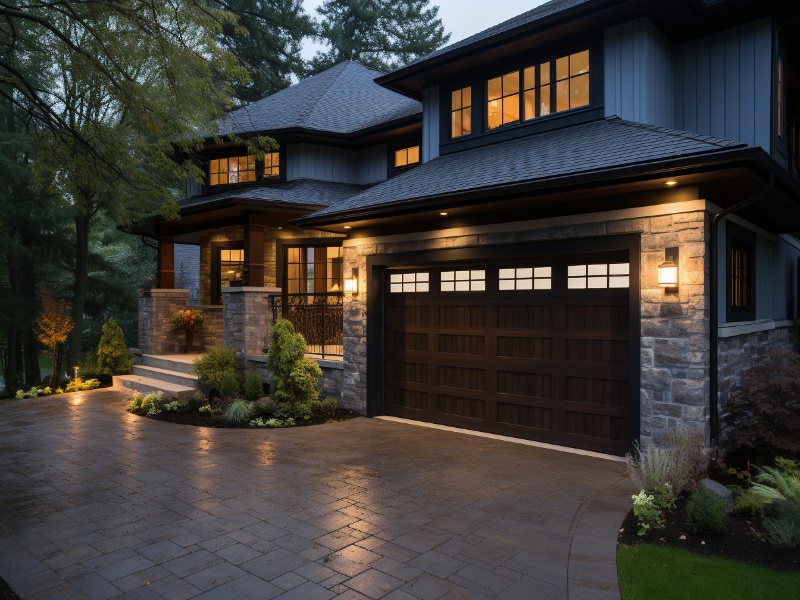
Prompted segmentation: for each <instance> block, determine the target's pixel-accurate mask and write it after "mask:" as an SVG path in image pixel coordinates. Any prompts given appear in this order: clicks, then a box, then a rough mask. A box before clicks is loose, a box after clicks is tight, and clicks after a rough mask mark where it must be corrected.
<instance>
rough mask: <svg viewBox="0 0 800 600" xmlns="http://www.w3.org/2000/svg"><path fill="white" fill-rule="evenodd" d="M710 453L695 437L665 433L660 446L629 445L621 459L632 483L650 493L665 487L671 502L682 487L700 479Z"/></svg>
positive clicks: (700, 439)
mask: <svg viewBox="0 0 800 600" xmlns="http://www.w3.org/2000/svg"><path fill="white" fill-rule="evenodd" d="M709 455H710V450H709V449H708V448H707V447H706V445H705V442H704V440H703V439H702V438H700V436H699V435H691V434H689V433H687V432H686V431H670V432H668V433H667V434H666V435H665V436H664V439H663V441H662V443H660V444H652V443H650V444H646V445H645V446H639V444H638V443H637V442H634V444H633V451H632V452H629V453H628V454H626V455H625V458H626V460H627V462H628V471H629V472H630V476H631V480H633V483H634V484H635V485H636V486H637V487H638V488H639V489H642V490H645V491H647V492H650V491H652V490H654V489H655V488H656V487H657V486H668V487H667V489H669V490H671V492H672V500H673V501H674V499H675V498H677V497H678V496H679V495H680V493H681V492H682V491H683V490H684V488H685V487H687V486H691V485H692V484H694V483H695V482H696V481H698V480H699V478H700V477H702V474H703V473H704V472H705V469H706V468H707V466H708V457H709Z"/></svg>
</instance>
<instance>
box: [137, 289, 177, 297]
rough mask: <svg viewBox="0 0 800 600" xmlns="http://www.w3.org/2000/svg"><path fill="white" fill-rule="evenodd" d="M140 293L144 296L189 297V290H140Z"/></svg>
mask: <svg viewBox="0 0 800 600" xmlns="http://www.w3.org/2000/svg"><path fill="white" fill-rule="evenodd" d="M139 293H140V294H141V295H143V296H148V295H149V296H162V295H163V296H168V295H170V294H172V295H175V296H178V295H181V296H183V295H186V296H188V295H189V290H181V289H170V288H139Z"/></svg>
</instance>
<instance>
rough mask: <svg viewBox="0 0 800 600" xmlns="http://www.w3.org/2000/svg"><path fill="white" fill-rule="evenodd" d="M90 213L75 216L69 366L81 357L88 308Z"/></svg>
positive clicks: (79, 213)
mask: <svg viewBox="0 0 800 600" xmlns="http://www.w3.org/2000/svg"><path fill="white" fill-rule="evenodd" d="M90 219H91V216H90V214H89V213H88V212H87V213H84V212H80V211H79V212H78V214H77V215H76V216H75V293H74V295H73V297H72V324H73V325H74V327H73V329H72V332H71V333H70V336H69V352H68V354H67V368H70V369H71V368H72V367H74V366H75V365H77V364H78V361H79V360H80V358H81V342H82V337H83V313H84V310H85V308H86V289H87V286H88V277H89V221H90Z"/></svg>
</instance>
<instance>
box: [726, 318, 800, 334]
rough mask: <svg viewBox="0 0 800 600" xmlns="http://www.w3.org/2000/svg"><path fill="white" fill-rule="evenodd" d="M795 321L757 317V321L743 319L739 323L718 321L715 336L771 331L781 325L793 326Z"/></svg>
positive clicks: (795, 323) (781, 326) (779, 327)
mask: <svg viewBox="0 0 800 600" xmlns="http://www.w3.org/2000/svg"><path fill="white" fill-rule="evenodd" d="M796 325H797V321H794V320H792V319H778V320H776V319H759V320H757V321H743V322H741V323H720V324H719V328H718V329H717V336H718V337H721V338H729V337H736V336H738V335H748V334H750V333H760V332H762V331H772V330H773V329H781V328H783V327H794V326H796Z"/></svg>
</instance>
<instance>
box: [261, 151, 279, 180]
mask: <svg viewBox="0 0 800 600" xmlns="http://www.w3.org/2000/svg"><path fill="white" fill-rule="evenodd" d="M280 176H281V159H280V153H279V152H267V153H266V154H264V179H277V178H278V177H280Z"/></svg>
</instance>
